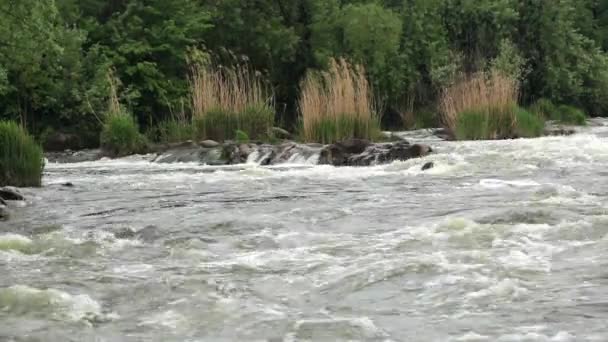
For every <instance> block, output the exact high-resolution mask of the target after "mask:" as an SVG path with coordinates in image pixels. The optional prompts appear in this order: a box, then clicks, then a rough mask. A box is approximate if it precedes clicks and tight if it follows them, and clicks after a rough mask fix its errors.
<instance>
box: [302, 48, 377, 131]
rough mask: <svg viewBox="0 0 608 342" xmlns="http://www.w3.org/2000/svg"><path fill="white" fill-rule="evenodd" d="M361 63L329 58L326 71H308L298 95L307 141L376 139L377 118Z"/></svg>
mask: <svg viewBox="0 0 608 342" xmlns="http://www.w3.org/2000/svg"><path fill="white" fill-rule="evenodd" d="M372 96H373V95H372V91H371V87H370V85H369V83H368V81H367V78H366V75H365V69H364V68H363V67H362V66H353V65H351V64H349V63H348V62H346V61H345V60H344V59H341V60H338V61H336V60H332V61H331V63H330V68H329V70H328V71H327V72H321V73H315V72H313V73H309V74H308V75H307V76H306V78H305V79H304V81H303V82H302V85H301V93H300V99H299V106H300V111H301V113H302V117H301V128H300V129H301V132H300V134H301V136H302V138H303V139H304V140H305V141H308V142H320V143H332V142H336V141H339V140H344V139H348V138H361V139H375V138H377V137H378V136H379V134H380V122H379V118H378V116H377V114H376V109H375V106H374V103H373V98H372Z"/></svg>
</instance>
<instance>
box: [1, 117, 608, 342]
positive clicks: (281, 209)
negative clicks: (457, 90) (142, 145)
mask: <svg viewBox="0 0 608 342" xmlns="http://www.w3.org/2000/svg"><path fill="white" fill-rule="evenodd" d="M404 136H405V137H409V138H412V137H414V138H416V139H418V141H423V142H426V143H428V144H430V145H431V146H432V147H433V149H434V150H435V153H434V154H432V155H431V156H429V157H427V158H424V159H415V160H409V161H406V162H396V163H392V164H389V165H382V166H374V167H365V168H334V167H330V166H316V165H305V164H301V165H281V166H280V167H261V166H257V165H255V164H247V165H243V166H242V167H237V168H234V167H232V168H221V167H220V168H218V167H215V168H214V167H207V166H200V165H195V164H155V163H150V162H149V161H148V160H147V159H146V158H145V157H129V158H125V159H120V160H102V161H97V162H87V163H79V164H50V165H47V167H46V170H45V174H44V180H43V183H44V187H43V188H41V189H25V190H24V192H25V194H26V195H27V197H28V198H29V200H28V204H27V205H25V206H23V207H22V208H18V209H15V210H14V215H13V219H12V220H11V221H9V222H7V223H0V275H1V276H0V341H96V342H101V341H104V342H105V341H112V342H114V341H117V342H119V341H343V340H359V341H608V326H607V324H608V323H607V322H608V295H607V294H608V254H607V253H606V251H607V250H608V182H606V179H608V122H606V121H595V122H594V124H593V125H591V126H590V127H587V128H584V129H582V130H581V131H580V132H579V133H578V134H576V135H574V136H570V137H545V138H539V139H530V140H525V139H522V140H511V141H484V142H443V141H439V140H438V139H434V138H432V137H431V136H428V134H427V135H425V134H424V132H417V133H416V132H415V133H405V134H404ZM428 161H433V162H434V164H435V167H434V168H433V169H431V170H428V171H424V172H423V171H421V170H420V169H421V166H422V165H423V164H424V163H426V162H428ZM66 182H71V183H73V184H74V187H64V186H62V184H63V183H66Z"/></svg>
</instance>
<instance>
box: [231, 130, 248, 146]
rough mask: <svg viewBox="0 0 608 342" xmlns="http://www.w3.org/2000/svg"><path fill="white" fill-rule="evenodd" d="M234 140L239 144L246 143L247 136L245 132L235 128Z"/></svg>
mask: <svg viewBox="0 0 608 342" xmlns="http://www.w3.org/2000/svg"><path fill="white" fill-rule="evenodd" d="M234 141H236V142H237V143H239V144H247V143H249V136H248V135H247V133H245V132H243V131H241V130H238V129H237V130H236V132H235V136H234Z"/></svg>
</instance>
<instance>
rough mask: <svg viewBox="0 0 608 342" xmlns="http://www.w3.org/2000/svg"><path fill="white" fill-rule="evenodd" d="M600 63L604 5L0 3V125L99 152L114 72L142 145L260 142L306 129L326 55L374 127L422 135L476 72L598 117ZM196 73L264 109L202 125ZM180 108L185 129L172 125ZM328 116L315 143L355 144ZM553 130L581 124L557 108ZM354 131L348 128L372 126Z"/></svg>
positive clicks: (577, 0) (592, 1) (432, 0)
mask: <svg viewBox="0 0 608 342" xmlns="http://www.w3.org/2000/svg"><path fill="white" fill-rule="evenodd" d="M607 51H608V6H607V5H606V3H605V2H604V1H597V0H560V1H559V5H556V4H554V3H551V2H549V1H523V0H477V1H462V0H407V1H404V0H398V1H397V0H291V1H287V0H272V1H271V0H259V1H241V0H222V1H219V0H216V1H201V0H171V1H165V0H121V1H106V0H87V1H77V0H55V1H39V0H20V1H14V0H0V119H1V120H16V121H19V122H21V123H22V124H23V125H24V127H25V128H26V129H27V131H28V132H30V133H31V134H33V135H34V136H36V137H39V136H40V135H41V134H43V132H45V131H49V130H48V129H49V128H50V129H53V130H54V131H56V132H58V133H76V134H78V135H80V136H79V138H80V139H79V140H80V141H81V142H82V144H83V145H85V146H88V147H90V145H94V144H96V143H97V144H98V143H99V139H97V137H98V136H99V134H100V132H101V131H102V130H103V129H104V123H103V121H104V120H98V119H97V118H102V116H103V114H104V113H105V112H106V111H107V107H106V105H107V100H108V87H109V84H108V80H107V78H106V73H107V70H108V69H109V68H113V69H114V70H116V78H117V79H120V80H121V82H122V84H121V87H120V88H121V89H120V93H121V95H120V101H121V103H123V104H124V106H125V108H126V110H127V111H128V112H129V113H131V114H132V116H133V119H134V121H135V123H137V124H138V125H139V127H141V128H142V129H144V130H146V131H148V132H151V133H150V134H151V135H152V136H153V137H154V139H158V140H159V141H161V140H162V141H174V140H177V139H182V137H184V136H187V135H188V134H189V131H190V130H191V131H192V134H193V135H195V136H196V135H198V136H203V137H209V138H216V139H218V140H223V139H232V138H233V137H234V136H235V130H236V129H240V130H242V131H244V132H246V133H247V134H248V135H249V136H250V138H252V139H264V138H265V136H266V135H267V134H268V132H267V130H266V128H267V126H268V122H274V119H275V117H276V119H277V121H278V122H280V123H281V126H282V127H285V128H287V129H289V130H293V129H294V128H295V127H296V126H297V125H298V124H302V125H303V126H306V125H309V124H310V122H308V123H306V122H302V120H304V119H303V117H302V114H303V113H302V111H301V104H299V102H298V100H299V99H300V97H301V95H300V93H301V89H300V86H301V85H302V84H305V83H306V79H307V78H309V76H307V75H312V74H315V73H319V72H323V71H327V70H329V69H330V68H331V67H332V63H331V61H332V59H336V58H345V59H347V60H348V61H349V62H350V63H352V64H353V65H360V66H361V67H362V68H363V69H364V70H366V76H367V81H368V83H369V88H370V93H371V94H369V96H370V97H371V98H372V99H373V100H374V103H376V104H378V106H376V110H377V113H376V114H377V117H378V118H380V117H381V118H382V122H383V123H384V124H385V125H386V126H391V127H397V126H399V125H401V126H404V125H403V124H404V123H405V126H406V127H412V128H418V127H421V126H428V125H433V123H435V122H434V120H430V119H428V120H427V119H426V118H427V116H426V114H425V112H426V111H427V109H428V108H436V107H438V105H440V102H441V98H442V90H443V89H445V88H448V87H450V86H451V85H453V83H454V82H455V81H457V80H459V79H460V78H461V76H462V75H471V74H474V73H476V72H480V71H487V70H488V69H489V67H493V68H495V69H496V70H500V71H501V72H503V73H506V74H510V75H511V76H513V77H514V78H515V79H516V80H517V81H518V84H519V85H520V89H519V90H520V91H519V94H520V95H521V96H520V97H519V99H518V100H519V101H518V104H519V105H521V106H530V105H532V104H534V103H535V102H536V101H537V100H539V99H547V101H551V102H553V103H556V104H566V105H576V107H577V108H580V110H581V111H582V112H583V113H587V114H589V115H590V116H608V96H606V94H608V54H607ZM194 65H200V66H205V68H202V67H201V68H200V69H199V70H198V71H200V72H203V71H202V69H205V70H207V71H206V72H207V75H210V76H213V77H215V76H217V77H219V79H215V81H214V82H216V84H224V85H225V84H232V85H234V84H235V81H234V78H235V77H236V78H237V79H238V78H239V77H241V76H243V74H241V73H240V71H239V70H241V71H242V68H243V65H247V67H246V68H245V69H246V70H247V77H246V79H240V80H238V81H236V84H237V85H238V87H236V88H237V89H240V90H242V89H248V88H247V87H253V88H255V87H256V84H257V85H259V86H261V88H262V89H263V91H262V94H263V95H264V96H263V98H262V99H257V100H261V101H257V100H256V101H253V102H249V103H246V106H243V107H241V106H240V105H239V108H232V107H230V106H228V107H226V106H224V105H223V104H221V103H220V104H217V103H213V102H210V103H208V104H209V107H205V108H204V110H203V111H202V112H201V111H200V109H201V108H197V107H196V106H197V103H196V102H194V101H191V99H192V97H193V93H192V91H193V86H194V85H195V83H196V80H197V77H198V76H200V74H197V72H193V70H192V66H194ZM230 73H236V74H237V76H234V77H233V76H229V74H230ZM213 77H212V78H211V79H213ZM231 78H232V81H231V80H230V79H231ZM303 82H304V83H303ZM243 85H245V86H244V87H245V88H243V87H242V86H243ZM324 87H328V88H331V86H330V85H324ZM199 90H200V89H199ZM266 90H268V91H266ZM228 93H230V94H234V93H235V92H234V91H232V90H231V91H228ZM254 93H255V92H254ZM199 95H200V94H199ZM240 104H242V103H240ZM557 107H561V106H557ZM253 108H255V109H253ZM182 109H183V111H182V112H183V113H184V114H185V117H186V118H187V121H188V122H192V125H191V127H188V126H189V125H186V124H178V125H176V124H175V123H173V122H172V120H173V118H174V116H173V113H176V112H180V110H182ZM531 111H533V112H534V113H537V111H536V110H535V109H534V108H531ZM209 112H211V114H209V115H206V113H209ZM431 112H433V110H431ZM270 113H272V115H271V114H270ZM421 113H422V114H421ZM553 113H554V112H551V113H549V114H550V115H558V114H553ZM555 113H558V112H557V111H556V112H555ZM339 114H340V115H342V114H344V115H349V117H350V119H332V120H331V121H329V122H328V123H319V124H318V125H320V126H322V127H320V128H319V129H318V130H317V131H319V132H326V133H323V134H319V135H320V136H324V137H321V138H322V139H330V140H332V139H335V138H337V137H339V136H341V135H344V136H350V135H361V133H357V132H347V133H339V132H338V131H339V129H338V128H332V127H333V126H336V122H337V121H343V122H348V121H349V120H353V117H352V113H348V114H345V113H339ZM340 115H338V116H340ZM358 115H363V116H365V115H366V114H365V113H358ZM271 117H272V119H273V120H272V121H271V120H270V118H271ZM402 117H403V119H402ZM547 118H549V116H548V117H547ZM559 119H560V120H563V121H566V122H574V123H582V120H581V116H580V113H579V112H575V111H572V110H566V109H565V108H561V109H560V110H559ZM336 120H337V121H336ZM362 120H363V121H361V122H359V123H357V124H353V125H351V126H353V127H361V128H352V129H349V130H348V131H353V130H357V129H360V130H363V131H366V130H367V129H368V128H367V127H368V126H369V127H370V129H372V128H371V126H374V127H375V126H377V125H376V124H370V125H371V126H370V125H368V124H366V123H365V120H367V119H362ZM321 121H323V120H320V121H319V122H321ZM218 122H219V123H220V124H221V127H218V128H215V127H214V126H213V125H215V123H218ZM234 122H236V123H234ZM341 125H343V124H341ZM155 126H160V128H159V129H158V130H156V129H154V127H155ZM307 127H308V126H307ZM306 129H307V130H308V131H309V132H310V128H306ZM373 129H375V128H373ZM373 129H372V130H373ZM307 134H308V133H307ZM367 134H368V133H365V132H364V133H363V135H367ZM304 136H306V134H305V135H304ZM91 137H95V139H91ZM313 139H317V138H316V137H314V136H310V135H309V136H306V140H313ZM319 139H320V138H319Z"/></svg>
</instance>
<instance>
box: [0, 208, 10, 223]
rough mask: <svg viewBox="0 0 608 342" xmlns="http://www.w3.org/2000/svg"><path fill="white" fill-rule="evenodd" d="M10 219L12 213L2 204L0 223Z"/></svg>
mask: <svg viewBox="0 0 608 342" xmlns="http://www.w3.org/2000/svg"><path fill="white" fill-rule="evenodd" d="M10 217H11V213H10V212H9V211H8V208H7V207H6V206H4V205H1V204H0V221H8V219H9V218H10Z"/></svg>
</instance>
